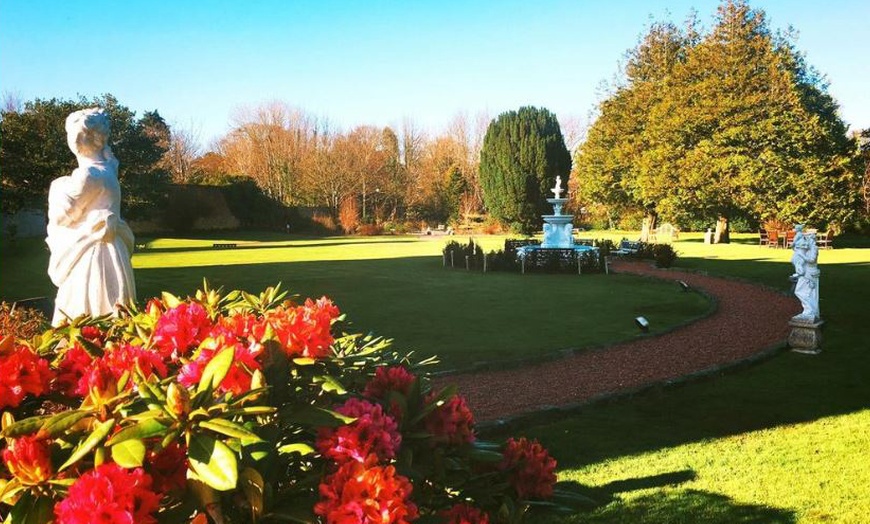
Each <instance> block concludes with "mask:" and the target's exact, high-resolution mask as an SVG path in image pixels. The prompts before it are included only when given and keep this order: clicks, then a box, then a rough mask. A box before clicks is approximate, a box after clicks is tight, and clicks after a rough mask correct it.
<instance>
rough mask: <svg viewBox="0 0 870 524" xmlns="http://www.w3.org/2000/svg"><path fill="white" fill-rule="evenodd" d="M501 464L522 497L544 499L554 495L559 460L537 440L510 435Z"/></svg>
mask: <svg viewBox="0 0 870 524" xmlns="http://www.w3.org/2000/svg"><path fill="white" fill-rule="evenodd" d="M499 468H500V469H501V470H503V471H507V472H508V478H509V480H510V483H511V485H512V486H513V488H514V490H516V492H517V496H519V497H520V498H521V499H535V498H539V499H543V498H549V497H551V496H552V495H553V486H554V485H555V484H556V461H555V460H554V459H553V458H552V457H550V454H549V453H548V452H547V450H546V449H544V447H543V446H541V444H540V443H538V441H537V440H531V441H530V440H527V439H526V438H520V439H519V440H515V439H513V438H511V439H508V441H507V444H505V449H504V460H502V462H501V464H500V465H499Z"/></svg>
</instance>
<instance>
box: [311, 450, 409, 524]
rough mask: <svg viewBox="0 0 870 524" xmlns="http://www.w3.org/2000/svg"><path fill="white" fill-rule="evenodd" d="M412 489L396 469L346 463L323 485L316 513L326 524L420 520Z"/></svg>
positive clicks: (390, 523)
mask: <svg viewBox="0 0 870 524" xmlns="http://www.w3.org/2000/svg"><path fill="white" fill-rule="evenodd" d="M411 490H412V487H411V483H410V482H409V481H408V479H407V478H405V477H403V476H401V475H397V474H396V469H395V468H394V467H393V466H372V467H366V465H365V464H364V463H360V462H346V463H345V464H344V465H342V466H341V467H340V468H339V469H338V471H336V472H335V474H333V475H330V476H328V477H326V479H324V482H323V483H321V484H320V502H318V503H317V504H316V505H315V506H314V513H315V514H317V515H320V516H321V517H323V518H324V519H325V520H326V522H327V524H376V523H377V524H406V523H408V522H411V521H413V520H414V519H416V518H417V517H418V514H417V506H415V505H414V504H413V503H412V502H411V501H410V496H411Z"/></svg>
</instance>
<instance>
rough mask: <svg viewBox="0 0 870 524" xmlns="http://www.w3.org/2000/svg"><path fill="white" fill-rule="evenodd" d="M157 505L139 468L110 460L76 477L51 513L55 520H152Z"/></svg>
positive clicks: (145, 523) (100, 523)
mask: <svg viewBox="0 0 870 524" xmlns="http://www.w3.org/2000/svg"><path fill="white" fill-rule="evenodd" d="M159 505H160V497H159V496H158V495H157V494H156V493H154V492H153V491H152V490H151V477H150V476H148V474H146V473H145V472H144V471H143V470H142V468H135V469H130V470H128V469H124V468H122V467H121V466H118V465H117V464H113V463H111V462H110V463H107V464H103V465H102V466H98V467H96V468H94V469H93V470H91V471H89V472H87V473H85V474H84V475H82V476H81V477H79V478H78V479H76V481H75V482H74V483H73V485H72V486H70V488H69V494H68V495H67V497H66V498H65V499H63V501H61V502H60V503H58V504H57V505H56V506H55V507H54V514H55V516H56V517H57V521H56V522H57V524H156V523H157V519H156V518H155V516H154V515H155V514H156V513H157V509H158V507H159Z"/></svg>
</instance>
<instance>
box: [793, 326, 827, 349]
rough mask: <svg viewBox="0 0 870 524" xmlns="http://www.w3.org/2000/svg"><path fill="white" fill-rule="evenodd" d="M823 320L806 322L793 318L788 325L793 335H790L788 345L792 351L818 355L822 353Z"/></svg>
mask: <svg viewBox="0 0 870 524" xmlns="http://www.w3.org/2000/svg"><path fill="white" fill-rule="evenodd" d="M824 323H825V322H824V321H823V320H815V321H813V320H804V319H796V318H792V319H791V320H789V322H788V325H789V326H791V333H789V335H788V345H789V347H790V348H791V349H792V351H794V352H797V353H806V354H810V355H818V354H819V353H821V352H822V324H824Z"/></svg>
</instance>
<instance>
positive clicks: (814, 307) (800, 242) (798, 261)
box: [789, 226, 821, 322]
mask: <svg viewBox="0 0 870 524" xmlns="http://www.w3.org/2000/svg"><path fill="white" fill-rule="evenodd" d="M795 230H796V233H795V236H794V253H793V254H792V257H791V262H792V264H793V265H794V274H793V275H792V276H791V277H789V278H790V279H791V280H792V281H793V282H795V288H794V294H795V296H796V297H797V298H798V300H800V302H801V307H802V308H803V310H802V311H801V312H800V313H799V314H797V315H795V316H794V317H792V320H799V321H803V322H816V321H818V320H819V319H820V318H821V317H820V315H819V274H820V272H819V266H818V259H819V248H818V246H817V245H816V235H815V234H814V233H804V232H803V227H802V226H797V227H795Z"/></svg>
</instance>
